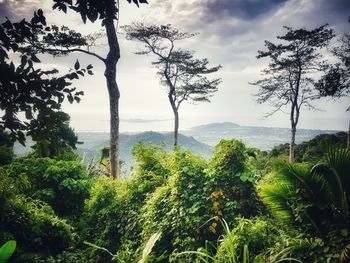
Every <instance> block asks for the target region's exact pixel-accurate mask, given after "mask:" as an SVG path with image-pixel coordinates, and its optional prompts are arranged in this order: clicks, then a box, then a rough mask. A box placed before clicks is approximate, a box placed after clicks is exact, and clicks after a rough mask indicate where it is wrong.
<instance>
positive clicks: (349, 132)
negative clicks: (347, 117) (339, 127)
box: [346, 122, 350, 150]
mask: <svg viewBox="0 0 350 263" xmlns="http://www.w3.org/2000/svg"><path fill="white" fill-rule="evenodd" d="M346 149H348V150H350V122H349V130H348V141H347V144H346Z"/></svg>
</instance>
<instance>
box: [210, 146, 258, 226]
mask: <svg viewBox="0 0 350 263" xmlns="http://www.w3.org/2000/svg"><path fill="white" fill-rule="evenodd" d="M248 153H249V149H247V148H246V147H245V145H244V144H243V143H242V142H241V141H237V140H221V141H220V143H219V144H218V145H216V146H215V149H214V157H213V159H212V160H211V161H210V163H209V169H208V171H207V178H208V179H207V180H208V182H207V187H208V188H209V191H210V197H211V200H212V205H213V210H214V211H215V214H214V215H215V216H219V217H221V218H225V219H226V220H227V222H233V221H234V218H235V217H236V216H239V215H242V216H244V217H250V216H254V215H256V214H257V213H259V210H260V209H261V203H260V201H259V198H258V196H257V194H256V191H255V187H254V182H255V181H256V179H257V178H256V177H255V176H254V173H253V172H252V171H251V170H250V167H249V155H248Z"/></svg>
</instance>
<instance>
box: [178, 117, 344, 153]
mask: <svg viewBox="0 0 350 263" xmlns="http://www.w3.org/2000/svg"><path fill="white" fill-rule="evenodd" d="M337 132H339V131H336V130H311V129H298V131H297V134H296V143H301V142H303V141H308V140H310V139H312V138H314V137H315V136H317V135H319V134H334V133H337ZM182 133H183V134H184V135H187V136H192V137H194V138H195V139H196V140H198V141H200V142H203V143H206V144H208V145H211V146H214V145H216V144H217V143H218V142H219V141H220V140H221V139H233V138H234V139H239V140H242V141H243V142H244V143H245V144H246V145H248V146H250V147H256V148H259V149H261V150H268V149H271V148H272V147H274V146H276V145H279V144H283V143H288V142H289V140H290V129H289V128H276V127H256V126H240V125H238V124H236V123H231V122H222V123H210V124H206V125H200V126H196V127H193V128H191V129H189V130H186V131H182Z"/></svg>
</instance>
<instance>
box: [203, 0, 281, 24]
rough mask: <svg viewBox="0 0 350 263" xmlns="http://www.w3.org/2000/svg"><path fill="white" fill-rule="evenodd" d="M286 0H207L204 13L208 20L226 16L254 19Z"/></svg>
mask: <svg viewBox="0 0 350 263" xmlns="http://www.w3.org/2000/svg"><path fill="white" fill-rule="evenodd" d="M285 2H287V0H207V1H205V4H204V7H205V10H206V12H205V14H206V16H205V17H206V18H207V20H209V21H215V20H220V19H222V18H226V17H236V18H240V19H243V20H250V19H255V18H257V17H259V16H261V15H266V14H267V13H269V12H271V11H273V10H275V9H277V8H279V7H280V6H281V5H282V4H284V3H285Z"/></svg>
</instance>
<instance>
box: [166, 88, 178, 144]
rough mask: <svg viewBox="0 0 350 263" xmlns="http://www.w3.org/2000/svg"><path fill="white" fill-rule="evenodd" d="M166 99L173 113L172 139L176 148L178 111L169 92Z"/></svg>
mask: <svg viewBox="0 0 350 263" xmlns="http://www.w3.org/2000/svg"><path fill="white" fill-rule="evenodd" d="M168 98H169V102H170V105H171V108H172V110H173V113H174V137H173V138H174V139H173V145H174V147H175V146H177V138H178V133H179V111H178V110H177V107H176V104H175V101H174V99H173V96H172V93H171V92H169V95H168Z"/></svg>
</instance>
